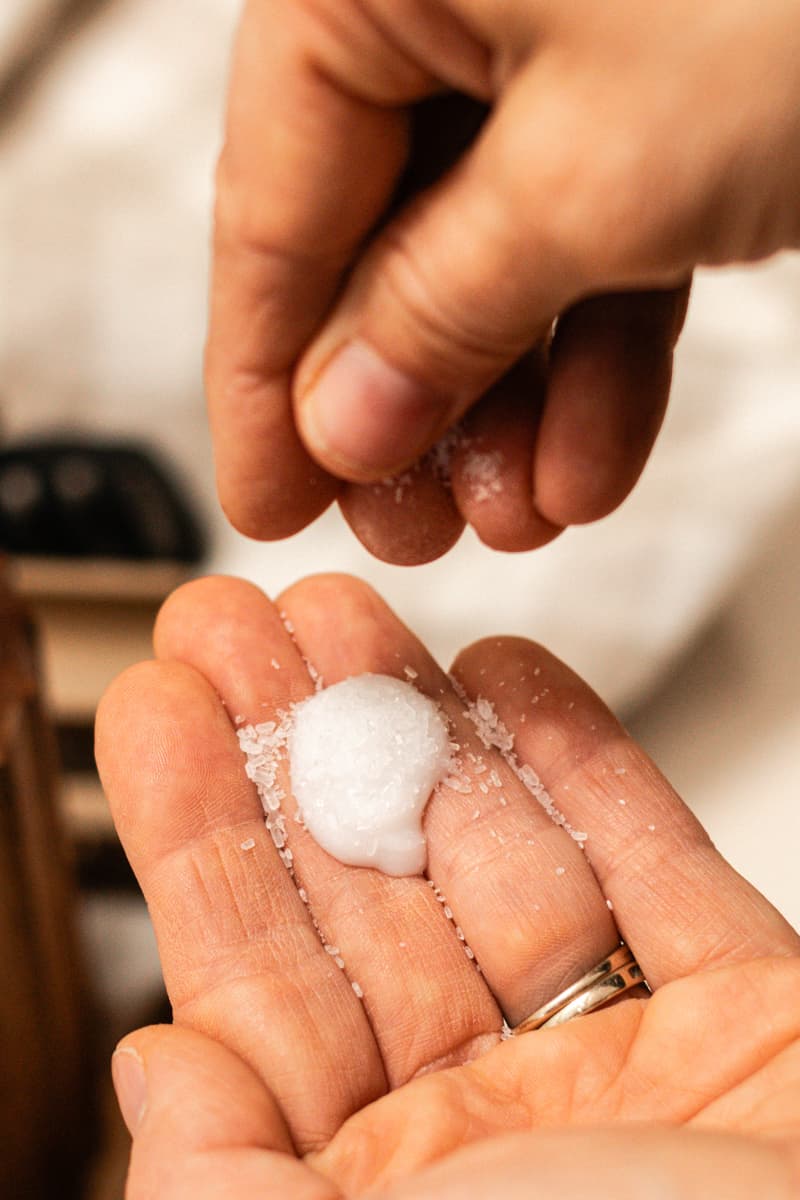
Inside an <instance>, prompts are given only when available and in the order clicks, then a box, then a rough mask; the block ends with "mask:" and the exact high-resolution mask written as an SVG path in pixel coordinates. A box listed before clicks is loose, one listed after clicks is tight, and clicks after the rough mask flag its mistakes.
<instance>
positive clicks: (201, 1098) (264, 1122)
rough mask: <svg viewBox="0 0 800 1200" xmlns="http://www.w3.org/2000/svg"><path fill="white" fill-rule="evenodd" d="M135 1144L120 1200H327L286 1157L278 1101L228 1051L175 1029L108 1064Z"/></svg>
mask: <svg viewBox="0 0 800 1200" xmlns="http://www.w3.org/2000/svg"><path fill="white" fill-rule="evenodd" d="M111 1070H112V1076H113V1079H114V1087H115V1090H116V1092H117V1098H118V1101H119V1105H120V1109H121V1111H122V1115H123V1118H124V1120H125V1123H126V1125H127V1126H128V1129H129V1130H130V1132H131V1135H132V1137H133V1150H132V1154H131V1164H130V1171H129V1176H128V1186H127V1190H126V1197H127V1200H156V1198H158V1200H184V1198H185V1200H189V1198H190V1197H191V1198H192V1200H219V1197H220V1196H227V1195H235V1196H236V1197H237V1200H251V1198H252V1200H256V1197H257V1198H258V1200H269V1198H270V1197H276V1198H277V1197H281V1198H283V1197H284V1196H286V1195H291V1196H292V1197H297V1200H335V1197H337V1196H338V1195H339V1193H338V1191H337V1189H336V1188H334V1187H333V1186H332V1185H331V1184H330V1183H328V1182H327V1181H326V1180H323V1179H321V1178H320V1177H319V1176H317V1175H315V1174H314V1172H312V1171H311V1170H310V1169H309V1168H307V1167H306V1166H305V1165H304V1164H303V1163H302V1162H300V1161H299V1160H298V1159H297V1158H296V1156H295V1153H294V1149H293V1147H292V1143H291V1138H290V1136H289V1133H288V1130H287V1128H286V1124H285V1122H284V1120H283V1116H282V1115H281V1112H280V1110H279V1108H278V1105H277V1102H276V1101H275V1099H274V1098H273V1096H272V1095H271V1094H270V1092H269V1091H268V1089H267V1088H266V1087H265V1086H264V1084H263V1083H262V1082H261V1080H260V1079H259V1078H258V1076H257V1075H256V1074H255V1072H254V1071H253V1070H252V1069H251V1068H250V1067H248V1066H247V1065H246V1064H245V1063H244V1062H243V1061H242V1060H241V1059H240V1058H238V1057H237V1056H236V1055H235V1054H233V1053H232V1051H230V1050H228V1049H227V1048H226V1047H225V1046H222V1045H220V1044H219V1043H218V1042H215V1041H213V1040H212V1039H211V1038H207V1037H205V1036H203V1035H202V1034H199V1033H195V1032H193V1031H191V1030H188V1029H183V1028H180V1027H179V1026H174V1025H161V1026H150V1027H149V1028H146V1029H139V1030H137V1031H136V1032H135V1033H132V1034H130V1035H129V1036H128V1037H126V1038H124V1039H123V1040H122V1042H120V1044H119V1046H118V1047H117V1049H116V1050H115V1052H114V1055H113V1058H112V1066H111Z"/></svg>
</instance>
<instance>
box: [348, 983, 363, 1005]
mask: <svg viewBox="0 0 800 1200" xmlns="http://www.w3.org/2000/svg"><path fill="white" fill-rule="evenodd" d="M350 987H351V988H352V989H353V991H354V992H355V994H356V995H357V996H358V998H359V1000H363V999H364V990H363V988H362V987H361V984H360V983H356V981H355V979H354V980H353V982H352V983H351V984H350Z"/></svg>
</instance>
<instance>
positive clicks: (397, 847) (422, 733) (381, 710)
mask: <svg viewBox="0 0 800 1200" xmlns="http://www.w3.org/2000/svg"><path fill="white" fill-rule="evenodd" d="M450 754H451V750H450V737H449V733H448V730H447V725H446V723H445V720H444V718H443V717H442V715H441V714H440V712H439V710H438V708H437V707H436V705H435V704H434V703H433V701H432V700H429V699H428V697H427V696H423V695H422V694H421V693H420V692H418V691H417V690H416V688H414V687H412V686H411V684H409V683H404V682H401V681H400V680H399V679H393V678H391V677H390V676H388V675H355V676H353V677H352V678H350V679H345V680H343V681H342V682H341V683H335V684H333V685H332V686H331V687H328V688H325V689H324V690H323V691H321V692H316V693H315V694H314V695H313V696H309V698H308V699H307V700H303V701H301V702H300V703H299V704H298V705H296V707H295V709H294V724H293V728H292V731H291V733H290V735H289V761H290V769H291V778H292V791H293V792H294V796H295V799H296V800H297V803H298V805H299V806H300V811H301V813H302V815H303V819H304V821H305V823H306V827H307V828H308V830H309V831H310V833H311V835H312V837H314V838H315V839H316V841H317V842H319V844H320V846H322V847H323V849H325V850H327V851H328V853H329V854H332V855H333V856H334V857H335V858H338V859H339V861H340V862H343V863H347V864H348V865H349V866H357V867H376V868H377V869H378V870H379V871H384V872H385V873H386V874H387V875H418V874H420V873H421V872H422V871H423V870H424V869H425V862H426V859H427V852H426V846H425V837H424V835H423V832H422V813H423V811H424V808H425V805H426V804H427V803H428V799H429V797H430V794H431V792H432V790H433V788H434V787H435V786H436V784H437V783H438V782H439V780H440V779H441V778H442V777H443V776H444V775H445V774H446V773H447V770H448V765H449V761H450Z"/></svg>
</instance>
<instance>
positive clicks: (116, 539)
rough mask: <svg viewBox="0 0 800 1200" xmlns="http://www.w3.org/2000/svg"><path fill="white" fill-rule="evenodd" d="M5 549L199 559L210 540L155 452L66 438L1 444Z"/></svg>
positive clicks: (0, 518) (0, 528)
mask: <svg viewBox="0 0 800 1200" xmlns="http://www.w3.org/2000/svg"><path fill="white" fill-rule="evenodd" d="M0 547H2V549H4V550H7V551H9V552H10V553H12V554H28V555H37V556H49V557H59V558H123V559H140V560H143V559H171V560H175V561H178V562H197V561H198V559H200V558H202V556H203V553H204V550H205V539H204V537H203V533H202V531H201V529H200V526H199V524H198V522H197V520H196V518H195V516H194V514H193V513H192V512H191V510H190V509H189V506H188V504H187V502H186V501H185V500H184V498H183V496H182V495H181V492H180V489H179V487H178V485H177V484H176V482H175V481H174V479H172V478H171V477H170V475H169V472H168V471H167V470H166V469H165V468H164V466H163V465H162V464H161V463H159V462H158V461H156V459H155V458H154V456H153V454H152V452H151V451H149V450H147V449H145V448H144V447H141V446H137V445H135V444H131V443H128V442H117V443H105V444H99V443H95V442H90V441H83V440H80V439H77V438H74V439H70V438H63V439H58V440H55V439H53V440H48V441H37V442H26V443H24V444H21V443H17V444H16V445H15V446H11V447H7V448H5V449H3V450H0Z"/></svg>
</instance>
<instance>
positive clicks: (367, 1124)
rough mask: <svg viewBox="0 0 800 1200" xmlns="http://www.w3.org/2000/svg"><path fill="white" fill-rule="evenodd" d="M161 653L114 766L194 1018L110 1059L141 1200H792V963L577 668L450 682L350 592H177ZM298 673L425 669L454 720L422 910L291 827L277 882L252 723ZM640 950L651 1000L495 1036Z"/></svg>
mask: <svg viewBox="0 0 800 1200" xmlns="http://www.w3.org/2000/svg"><path fill="white" fill-rule="evenodd" d="M287 626H288V627H289V628H290V629H292V630H293V633H292V634H290V633H289V632H288V631H287ZM155 641H156V661H155V662H151V663H144V664H141V665H140V666H138V667H136V668H134V669H132V670H130V671H128V672H127V673H126V674H125V675H123V676H122V677H121V678H120V679H119V680H118V681H117V683H115V684H114V685H113V686H112V688H111V689H110V691H109V692H108V693H107V695H106V697H105V699H104V702H103V704H102V707H101V711H100V714H99V718H98V740H97V750H98V762H99V765H100V770H101V773H102V777H103V781H104V784H105V786H106V789H107V793H108V796H109V800H110V802H111V805H112V808H113V811H114V816H115V820H116V823H117V827H118V829H119V832H120V835H121V837H122V840H123V843H124V845H125V848H126V851H127V853H128V855H129V858H130V860H131V863H132V865H133V867H134V870H135V871H136V873H137V876H138V878H139V881H140V883H141V886H142V888H143V891H144V894H145V897H146V899H147V902H148V905H149V908H150V912H151V915H152V919H153V923H154V926H155V930H156V934H157V937H158V942H159V949H160V954H161V959H162V964H163V969H164V976H165V980H166V984H167V988H168V991H169V994H170V998H171V1001H172V1004H173V1010H174V1020H175V1026H174V1027H172V1028H164V1029H151V1030H145V1031H140V1032H139V1033H137V1034H134V1035H132V1036H131V1037H130V1038H129V1039H127V1040H126V1042H125V1043H124V1044H123V1046H122V1048H121V1050H120V1052H119V1053H118V1055H117V1058H116V1067H115V1070H116V1073H117V1077H118V1082H119V1087H120V1093H121V1097H122V1100H123V1107H124V1109H125V1111H126V1114H127V1116H128V1119H129V1121H130V1124H131V1126H132V1128H134V1130H135V1138H134V1149H133V1158H132V1167H131V1174H130V1183H129V1197H130V1200H144V1198H145V1197H147V1198H148V1200H149V1198H150V1197H155V1196H158V1197H159V1200H176V1198H177V1197H184V1196H192V1197H193V1198H194V1200H206V1198H208V1200H211V1198H212V1197H213V1198H214V1200H218V1198H220V1197H222V1196H231V1197H236V1200H249V1198H250V1197H251V1196H252V1197H253V1200H255V1198H256V1197H258V1198H259V1200H268V1198H269V1197H270V1196H275V1197H282V1198H283V1197H292V1198H294V1197H298V1198H301V1197H307V1198H308V1200H329V1198H333V1197H340V1196H348V1197H355V1196H361V1195H366V1194H371V1193H373V1192H375V1193H376V1194H380V1195H385V1196H392V1197H396V1198H397V1200H400V1198H401V1197H403V1198H408V1200H411V1198H412V1197H413V1198H422V1197H431V1198H432V1197H434V1196H435V1197H437V1198H438V1200H442V1198H449V1197H451V1196H452V1197H453V1198H455V1197H459V1198H473V1197H474V1198H480V1200H483V1198H486V1200H488V1198H489V1197H492V1198H494V1197H496V1196H498V1195H500V1196H508V1197H511V1198H513V1197H517V1196H519V1197H520V1198H521V1197H523V1196H524V1197H527V1196H530V1195H531V1194H532V1191H531V1189H532V1187H533V1186H534V1185H535V1187H536V1195H537V1196H538V1197H542V1200H547V1198H548V1197H556V1196H557V1197H559V1198H567V1200H572V1198H573V1197H574V1200H585V1197H586V1196H587V1195H592V1194H595V1192H596V1191H597V1190H598V1189H599V1192H600V1193H601V1194H609V1195H611V1194H613V1195H615V1196H618V1197H621V1198H625V1197H631V1200H633V1197H636V1200H649V1197H650V1196H653V1197H658V1198H659V1200H661V1198H662V1197H670V1198H672V1197H676V1198H678V1197H680V1200H685V1198H692V1200H694V1197H697V1198H698V1200H699V1197H701V1196H702V1197H704V1198H705V1197H708V1196H711V1195H713V1196H717V1195H718V1196H725V1197H726V1200H739V1197H741V1198H742V1200H745V1197H746V1198H747V1200H750V1197H752V1196H753V1195H755V1194H761V1195H768V1196H769V1197H770V1198H771V1200H789V1198H790V1197H791V1198H793V1197H795V1196H797V1194H798V1188H800V1005H799V1004H798V995H800V954H799V953H798V952H799V951H800V941H799V940H798V937H797V935H796V934H795V933H794V932H793V931H792V930H791V928H790V927H789V926H788V925H787V923H786V922H785V921H784V920H783V918H782V917H781V916H780V915H779V914H778V913H777V912H776V911H775V910H774V909H773V908H772V907H771V905H770V904H769V903H768V902H767V901H766V900H765V899H764V898H763V897H762V896H760V895H759V894H758V893H757V892H756V891H755V890H754V889H753V888H752V887H751V886H750V885H749V884H748V883H746V882H745V881H744V880H743V879H742V878H741V877H740V876H738V875H737V874H736V872H735V871H734V870H733V869H732V868H731V867H730V866H729V865H728V864H727V863H726V862H725V861H724V860H723V859H722V858H721V857H720V855H719V854H718V853H717V851H716V850H715V849H714V847H713V846H712V844H711V842H710V841H709V839H708V837H707V836H706V834H705V833H704V832H703V830H702V829H701V828H700V826H699V825H698V823H697V822H696V820H695V819H694V818H693V817H692V815H691V814H690V813H689V811H688V810H687V809H686V808H685V807H684V806H683V805H682V803H681V802H680V800H679V799H678V797H677V796H676V795H675V793H674V792H673V791H672V790H671V788H670V787H669V785H668V784H667V783H666V781H665V780H664V779H663V778H662V777H661V776H660V775H659V773H658V771H657V770H656V768H655V767H654V766H653V764H652V763H651V762H650V761H649V760H648V759H647V758H646V756H645V755H644V754H643V752H642V751H641V750H640V749H639V748H638V747H637V746H636V745H635V743H634V742H633V741H632V740H631V739H630V738H629V737H628V736H627V734H626V733H625V731H624V730H623V729H622V727H621V726H620V725H619V724H618V723H617V721H616V720H615V719H614V717H613V716H612V715H611V714H610V713H609V711H608V710H607V709H606V708H605V707H604V706H603V705H602V704H601V702H600V701H599V700H598V699H597V697H596V696H595V695H594V694H593V693H592V692H591V691H590V689H589V688H588V687H587V686H586V685H585V684H584V683H582V682H581V681H580V680H579V679H578V678H576V676H575V675H573V674H572V673H571V672H570V671H569V670H568V669H567V668H566V667H565V666H564V665H563V664H561V663H559V662H558V661H557V660H556V659H554V658H553V657H552V656H551V655H549V654H548V653H547V652H546V651H544V650H543V649H542V648H541V647H539V646H537V645H534V644H532V643H530V642H526V641H523V640H520V639H515V638H495V639H489V640H486V641H483V642H480V643H478V644H476V645H474V646H472V647H471V648H469V649H468V650H466V651H465V652H464V653H463V654H462V655H461V656H460V657H459V658H458V660H457V661H456V664H455V666H454V678H455V680H456V681H457V682H456V683H455V684H454V683H453V681H452V680H451V679H450V678H449V677H448V676H447V675H445V674H444V673H443V672H442V671H441V670H440V668H439V667H438V666H437V665H436V664H435V663H434V661H433V660H432V659H431V657H430V656H429V655H428V653H427V652H426V651H425V649H424V648H423V647H422V646H421V645H420V643H419V642H418V641H416V639H415V638H414V637H413V635H412V634H411V633H410V632H409V631H408V630H407V629H406V628H404V626H403V625H402V624H401V623H400V622H399V621H398V620H397V618H396V617H395V616H394V615H393V614H392V613H391V612H390V611H389V609H388V608H387V607H386V606H385V605H384V604H383V602H382V601H381V600H380V599H379V598H378V597H377V596H376V595H375V593H374V592H372V591H371V590H370V589H369V588H368V587H367V586H366V585H364V584H361V583H359V582H357V581H355V580H352V579H349V578H345V577H339V576H327V577H319V578H316V579H314V578H312V579H309V580H306V581H305V582H303V583H300V584H298V585H296V586H295V587H293V588H291V589H290V590H289V591H288V592H287V593H285V594H284V595H283V596H282V597H281V598H280V599H279V600H278V602H277V604H276V605H273V604H272V603H270V601H269V600H267V599H266V598H265V597H264V596H263V595H262V594H261V593H260V592H258V591H257V590H256V589H255V588H254V587H252V586H251V585H249V584H245V583H242V582H239V581H234V580H228V579H209V580H205V581H202V582H198V583H193V584H189V585H187V586H186V587H185V588H183V589H181V590H180V591H178V592H177V593H175V595H174V596H173V597H172V598H171V599H170V600H169V601H168V602H167V604H166V606H165V608H164V609H163V611H162V613H161V616H160V618H159V621H158V624H157V629H156V639H155ZM305 660H307V661H308V662H310V663H311V664H313V666H314V667H315V669H316V670H317V671H318V672H320V674H321V675H322V677H323V679H324V681H325V682H326V683H333V682H335V681H336V680H338V679H341V678H344V677H347V676H349V675H352V674H358V673H361V672H365V671H374V672H382V673H386V674H391V675H395V676H397V677H398V678H401V679H403V678H407V677H408V676H409V675H410V676H412V677H413V678H414V681H415V684H416V685H417V686H419V687H420V688H421V689H422V690H423V691H425V692H426V693H427V694H429V695H430V696H432V697H433V698H435V699H436V700H437V702H438V703H439V704H440V705H441V707H442V709H443V711H444V712H445V713H446V715H447V717H448V718H449V720H450V722H451V727H452V730H453V736H454V738H455V740H456V741H457V742H458V743H459V745H460V751H459V754H460V760H461V765H460V768H459V775H460V776H462V778H461V779H460V780H459V778H458V777H455V778H454V779H453V780H451V783H452V784H453V786H451V785H450V784H448V783H444V784H442V785H440V786H439V787H438V788H437V790H436V792H435V794H434V796H433V797H432V799H431V801H430V803H429V805H428V808H427V810H426V815H425V831H426V835H427V839H428V849H429V862H428V872H427V873H428V876H429V879H430V881H432V882H433V883H434V884H435V885H436V888H435V889H434V888H433V887H431V886H429V882H428V880H426V879H423V878H391V877H388V876H385V875H382V874H380V873H378V872H375V871H372V870H367V869H360V868H351V867H345V866H342V865H341V864H340V863H338V862H336V861H335V860H333V859H332V858H330V857H329V856H328V855H327V854H326V853H325V852H324V851H322V850H321V849H320V848H319V847H318V846H317V845H316V843H314V842H313V840H312V839H311V837H310V835H309V834H308V833H307V831H306V830H305V829H304V828H303V827H302V825H300V824H297V823H295V822H294V821H293V820H292V816H293V806H292V805H291V803H289V804H288V805H287V806H285V807H286V817H287V822H286V825H287V831H288V845H289V847H290V849H291V850H292V855H293V858H292V867H293V872H294V877H292V876H291V875H290V873H289V871H288V870H287V869H286V867H285V865H284V864H283V862H282V861H281V859H280V857H279V855H278V851H277V849H276V847H275V846H274V845H273V842H272V840H271V838H270V836H269V835H268V833H267V831H266V829H265V827H264V820H263V813H262V811H261V807H260V803H259V801H258V798H257V796H256V794H255V791H254V788H253V786H252V784H251V783H250V782H249V780H248V779H247V777H246V775H245V771H244V761H243V757H242V754H241V752H240V749H239V746H238V741H237V737H236V722H237V721H241V719H242V718H244V719H245V720H246V721H248V722H261V721H267V720H270V719H273V718H274V717H275V715H276V713H277V712H279V711H280V710H282V709H285V708H286V707H287V706H288V705H289V704H290V703H292V702H293V701H297V700H299V699H301V698H302V697H303V696H305V695H307V694H309V693H310V692H311V691H312V690H313V684H312V682H311V678H310V675H309V673H308V670H307V667H306V661H305ZM465 694H466V696H467V697H472V698H473V699H474V698H477V697H478V696H482V697H484V698H486V699H487V700H489V701H491V703H492V704H493V705H494V708H495V710H496V712H497V714H498V717H499V718H500V721H501V722H502V724H503V726H504V727H505V729H506V730H507V731H509V732H510V733H513V735H514V751H515V753H516V755H517V759H518V764H523V765H528V766H530V767H531V768H532V769H534V770H535V771H536V772H537V773H538V775H539V777H540V778H541V781H542V783H543V784H544V786H545V787H546V788H547V789H548V792H549V795H550V797H551V800H552V803H551V809H553V810H558V813H559V814H560V820H561V823H560V824H559V823H556V822H554V821H553V819H552V818H551V816H550V815H548V813H547V812H546V811H545V810H544V808H543V807H542V806H541V805H540V803H539V802H538V801H537V800H536V799H535V798H534V796H533V795H532V793H531V792H530V791H529V790H528V789H527V788H526V787H525V786H524V785H523V783H522V782H521V781H520V778H519V776H518V775H517V773H516V772H515V771H514V770H513V769H512V767H511V766H510V765H509V762H508V760H507V757H506V756H505V755H504V754H503V753H501V751H500V750H499V749H498V748H497V747H496V746H495V747H488V748H487V746H486V745H484V744H483V742H482V741H481V739H480V738H479V736H478V730H477V728H476V725H475V724H474V723H473V721H472V720H471V719H470V718H469V716H468V715H467V714H466V708H467V704H466V700H465ZM496 732H497V736H496V738H495V741H496V742H500V743H503V744H504V745H506V744H507V738H506V737H504V734H503V730H502V729H500V727H497V731H496ZM281 769H282V770H284V768H283V767H282V768H281ZM495 772H496V775H495V774H494V773H495ZM498 781H499V782H498ZM584 835H585V836H584ZM776 836H777V832H776ZM301 889H302V890H301ZM620 936H622V937H623V938H624V939H625V941H626V942H627V943H628V945H629V946H630V947H631V948H632V950H633V952H634V953H635V955H636V957H637V960H638V962H639V963H640V964H641V966H642V968H643V970H644V973H645V975H646V978H647V980H648V982H649V984H650V986H651V988H652V989H653V994H652V996H650V997H628V998H623V999H621V1000H619V1001H618V1002H617V1003H616V1004H615V1005H613V1006H610V1007H608V1008H605V1009H601V1010H599V1011H598V1012H596V1013H593V1014H591V1015H589V1016H586V1017H582V1018H579V1019H576V1020H573V1021H572V1022H570V1023H568V1024H566V1025H564V1026H563V1027H561V1028H557V1029H552V1030H539V1031H536V1032H533V1033H527V1034H524V1035H522V1036H519V1037H516V1038H513V1039H511V1040H505V1041H504V1040H502V1038H501V1030H502V1026H503V1018H504V1016H505V1017H506V1018H507V1020H508V1022H509V1023H510V1024H512V1025H514V1024H516V1023H518V1022H519V1021H521V1020H522V1019H523V1018H524V1017H525V1016H526V1015H528V1014H529V1013H530V1012H531V1011H533V1010H534V1009H536V1008H537V1007H539V1006H540V1005H541V1004H542V1003H544V1002H545V1001H547V1000H549V999H550V998H551V997H552V996H553V995H555V994H556V993H557V992H559V991H560V990H561V989H562V988H563V987H564V986H566V985H567V984H569V983H571V982H572V981H574V980H575V979H576V978H578V977H579V976H580V975H581V974H582V973H583V972H584V971H585V970H587V969H588V968H589V967H591V966H592V965H594V964H595V963H596V962H597V961H599V960H600V959H602V958H603V957H604V955H605V954H607V953H608V951H609V950H610V949H611V948H612V947H613V946H615V945H616V943H617V942H618V940H619V937H620ZM325 943H327V946H328V949H327V950H326V948H325ZM330 951H332V952H330ZM473 955H474V958H473V957H472V956H473ZM339 961H342V962H343V963H344V967H343V969H340V967H339V965H338V962H339ZM476 964H479V967H480V969H478V966H477V965H476ZM356 985H357V986H356ZM143 1079H145V1080H146V1085H145V1086H144V1090H143V1084H142V1080H143ZM648 1189H649V1190H648Z"/></svg>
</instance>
